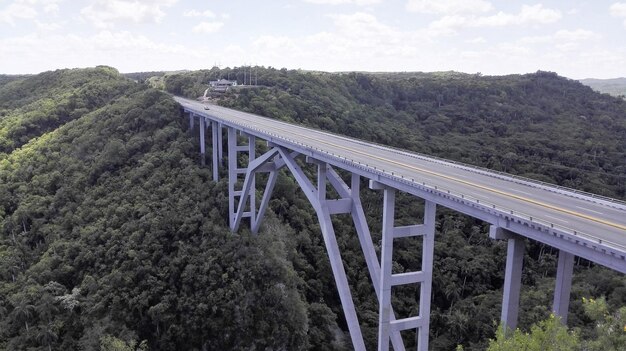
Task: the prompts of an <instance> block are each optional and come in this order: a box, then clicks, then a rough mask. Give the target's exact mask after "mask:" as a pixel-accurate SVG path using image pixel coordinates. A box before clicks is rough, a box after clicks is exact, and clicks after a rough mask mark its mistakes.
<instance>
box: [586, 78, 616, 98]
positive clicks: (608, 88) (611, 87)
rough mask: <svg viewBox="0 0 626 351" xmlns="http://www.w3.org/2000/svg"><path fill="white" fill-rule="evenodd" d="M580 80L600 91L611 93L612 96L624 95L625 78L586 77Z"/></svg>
mask: <svg viewBox="0 0 626 351" xmlns="http://www.w3.org/2000/svg"><path fill="white" fill-rule="evenodd" d="M580 82H581V83H583V84H585V85H588V86H590V87H591V88H592V89H593V90H595V91H599V92H601V93H606V94H611V95H613V96H626V78H612V79H594V78H587V79H581V80H580Z"/></svg>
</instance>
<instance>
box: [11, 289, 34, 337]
mask: <svg viewBox="0 0 626 351" xmlns="http://www.w3.org/2000/svg"><path fill="white" fill-rule="evenodd" d="M34 311H35V306H33V305H31V304H30V303H29V302H28V301H27V300H26V298H25V297H21V298H19V299H18V300H17V301H15V302H14V303H13V312H12V313H11V314H13V316H14V317H15V319H16V320H17V321H18V322H24V327H25V328H26V331H27V332H28V320H29V319H30V318H31V317H32V316H33V312H34Z"/></svg>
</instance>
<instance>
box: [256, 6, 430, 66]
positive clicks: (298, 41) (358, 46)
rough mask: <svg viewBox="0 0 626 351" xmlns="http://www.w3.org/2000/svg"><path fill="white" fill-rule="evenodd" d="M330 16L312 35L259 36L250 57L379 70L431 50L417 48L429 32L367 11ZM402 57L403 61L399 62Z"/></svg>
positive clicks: (272, 61)
mask: <svg viewBox="0 0 626 351" xmlns="http://www.w3.org/2000/svg"><path fill="white" fill-rule="evenodd" d="M329 18H331V20H332V24H333V25H332V27H331V28H328V29H327V30H324V31H321V32H317V33H314V34H311V35H305V36H297V37H292V36H284V35H283V36H268V35H263V36H259V37H258V38H257V39H256V40H255V41H254V44H253V45H254V49H255V50H252V51H251V52H252V53H253V55H254V57H251V58H250V59H251V60H254V61H256V62H261V63H262V62H266V63H268V64H270V65H272V66H280V65H281V64H286V63H287V62H288V61H289V62H292V64H290V65H291V66H293V62H298V64H299V65H302V66H301V67H307V68H310V69H325V70H338V71H342V70H354V69H360V70H371V71H381V70H386V69H387V70H388V69H389V68H388V67H406V66H407V65H406V62H408V61H412V60H415V59H416V56H419V55H426V53H427V52H432V51H431V50H420V48H423V46H424V45H428V44H429V43H430V42H431V40H430V39H429V38H428V33H426V32H424V31H406V30H401V29H398V28H395V27H392V26H389V25H386V24H384V23H382V22H380V21H379V20H378V19H377V18H376V16H375V15H373V14H370V13H364V12H357V13H354V14H334V15H329ZM249 55H250V53H249ZM431 56H433V57H435V56H436V54H433V55H431ZM329 57H332V58H333V59H332V60H329V59H328V58H329ZM401 61H402V62H404V63H398V62H401ZM405 61H406V62H405ZM283 62H284V63H283ZM394 62H395V63H396V64H394ZM286 65H287V64H286ZM323 67H324V68H323Z"/></svg>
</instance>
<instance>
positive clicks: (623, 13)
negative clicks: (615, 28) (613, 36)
mask: <svg viewBox="0 0 626 351" xmlns="http://www.w3.org/2000/svg"><path fill="white" fill-rule="evenodd" d="M609 10H610V11H611V16H613V17H618V18H623V19H624V27H626V2H616V3H613V4H612V5H611V7H609Z"/></svg>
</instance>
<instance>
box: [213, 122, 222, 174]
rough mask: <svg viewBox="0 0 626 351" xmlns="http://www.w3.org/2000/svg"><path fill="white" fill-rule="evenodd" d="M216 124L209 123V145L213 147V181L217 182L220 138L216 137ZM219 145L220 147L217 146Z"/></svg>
mask: <svg viewBox="0 0 626 351" xmlns="http://www.w3.org/2000/svg"><path fill="white" fill-rule="evenodd" d="M217 125H218V124H217V122H215V121H213V122H211V143H212V147H213V159H212V162H213V181H215V182H217V181H218V180H219V164H220V162H219V160H218V156H217V155H218V147H219V148H221V145H222V138H220V137H218V135H219V134H218V132H217ZM218 145H220V146H218Z"/></svg>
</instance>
